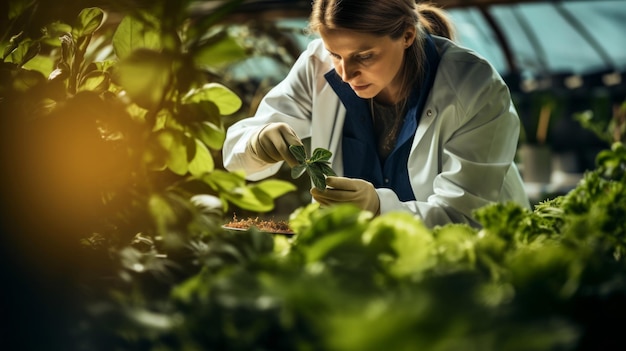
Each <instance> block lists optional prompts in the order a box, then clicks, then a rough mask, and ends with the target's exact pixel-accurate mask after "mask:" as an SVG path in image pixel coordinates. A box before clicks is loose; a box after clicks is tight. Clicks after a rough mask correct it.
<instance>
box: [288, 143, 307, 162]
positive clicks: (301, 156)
mask: <svg viewBox="0 0 626 351" xmlns="http://www.w3.org/2000/svg"><path fill="white" fill-rule="evenodd" d="M289 151H290V152H291V154H292V155H293V156H294V157H295V158H296V160H297V161H298V162H300V163H304V162H306V159H307V157H306V151H305V150H304V146H302V145H289Z"/></svg>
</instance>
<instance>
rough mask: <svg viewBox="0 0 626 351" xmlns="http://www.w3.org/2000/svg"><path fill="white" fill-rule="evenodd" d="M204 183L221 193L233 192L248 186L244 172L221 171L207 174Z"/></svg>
mask: <svg viewBox="0 0 626 351" xmlns="http://www.w3.org/2000/svg"><path fill="white" fill-rule="evenodd" d="M203 181H204V182H205V183H207V184H209V185H210V186H211V187H212V188H213V189H215V190H217V191H219V192H221V191H233V190H234V189H235V188H238V187H242V186H244V185H245V184H246V178H245V177H244V173H243V172H226V171H223V170H220V169H216V170H214V171H213V172H211V173H210V174H207V175H206V176H205V177H204V178H203Z"/></svg>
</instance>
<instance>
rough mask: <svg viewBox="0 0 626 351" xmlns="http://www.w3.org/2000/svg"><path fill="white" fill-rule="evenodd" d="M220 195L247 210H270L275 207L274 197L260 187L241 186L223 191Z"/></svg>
mask: <svg viewBox="0 0 626 351" xmlns="http://www.w3.org/2000/svg"><path fill="white" fill-rule="evenodd" d="M220 195H221V196H222V197H224V198H225V199H226V200H228V201H229V202H231V203H233V204H235V205H236V206H238V207H241V208H242V209H245V210H250V211H255V212H268V211H271V210H273V209H274V201H273V199H272V198H271V197H270V196H269V195H267V193H265V192H264V191H261V190H260V189H254V188H249V187H240V188H235V189H233V190H232V191H231V192H222V193H221V194H220Z"/></svg>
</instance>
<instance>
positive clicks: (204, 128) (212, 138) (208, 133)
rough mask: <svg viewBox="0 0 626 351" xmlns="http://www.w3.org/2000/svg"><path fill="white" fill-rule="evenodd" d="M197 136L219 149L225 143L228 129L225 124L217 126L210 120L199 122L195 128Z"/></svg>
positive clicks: (212, 147)
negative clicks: (226, 129) (225, 128)
mask: <svg viewBox="0 0 626 351" xmlns="http://www.w3.org/2000/svg"><path fill="white" fill-rule="evenodd" d="M194 132H195V133H196V137H197V138H198V139H200V140H201V141H202V142H203V143H205V144H206V145H207V146H208V147H210V148H211V149H213V150H219V149H221V148H222V146H223V145H224V139H226V131H225V130H224V127H223V126H216V125H215V124H213V123H210V122H202V123H197V124H196V125H195V128H194Z"/></svg>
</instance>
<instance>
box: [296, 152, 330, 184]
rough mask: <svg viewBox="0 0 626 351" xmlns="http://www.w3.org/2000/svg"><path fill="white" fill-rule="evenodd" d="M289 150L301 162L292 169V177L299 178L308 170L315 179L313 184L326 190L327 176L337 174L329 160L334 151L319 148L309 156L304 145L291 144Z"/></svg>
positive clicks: (312, 178)
mask: <svg viewBox="0 0 626 351" xmlns="http://www.w3.org/2000/svg"><path fill="white" fill-rule="evenodd" d="M289 151H290V152H291V154H292V155H293V156H294V157H295V158H296V160H298V163H299V164H298V165H296V166H294V167H293V168H292V169H291V178H293V179H296V178H299V177H300V176H301V175H302V174H303V173H304V172H307V173H308V174H309V177H311V180H312V181H313V185H315V187H316V188H318V189H320V190H324V189H326V176H329V175H332V176H334V175H337V174H336V173H335V171H333V169H332V168H330V162H329V161H328V160H329V159H330V157H331V156H332V155H333V154H332V152H330V151H328V150H326V149H323V148H317V149H315V150H313V155H311V157H310V158H308V157H307V154H306V151H305V150H304V146H302V145H290V146H289Z"/></svg>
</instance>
